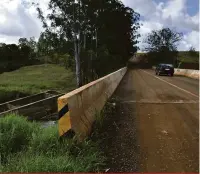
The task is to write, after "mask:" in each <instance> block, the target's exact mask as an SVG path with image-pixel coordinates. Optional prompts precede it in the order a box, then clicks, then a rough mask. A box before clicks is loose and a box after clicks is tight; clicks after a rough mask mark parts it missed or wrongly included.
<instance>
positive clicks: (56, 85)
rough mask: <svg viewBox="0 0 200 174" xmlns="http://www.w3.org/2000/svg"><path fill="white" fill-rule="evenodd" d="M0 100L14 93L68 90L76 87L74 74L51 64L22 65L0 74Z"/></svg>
mask: <svg viewBox="0 0 200 174" xmlns="http://www.w3.org/2000/svg"><path fill="white" fill-rule="evenodd" d="M0 82H1V83H0V102H1V100H2V101H3V100H5V99H9V98H11V97H12V96H14V95H16V93H25V94H33V93H38V92H42V91H45V90H58V91H61V92H69V91H71V90H73V89H75V87H76V81H75V75H74V73H72V72H71V71H70V70H66V69H65V68H64V67H61V66H58V65H52V64H46V65H34V66H27V67H22V68H20V69H18V70H16V71H12V72H5V73H3V74H0Z"/></svg>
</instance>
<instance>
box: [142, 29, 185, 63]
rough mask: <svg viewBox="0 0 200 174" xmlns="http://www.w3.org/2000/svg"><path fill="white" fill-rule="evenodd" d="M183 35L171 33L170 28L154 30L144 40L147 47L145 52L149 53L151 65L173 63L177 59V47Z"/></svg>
mask: <svg viewBox="0 0 200 174" xmlns="http://www.w3.org/2000/svg"><path fill="white" fill-rule="evenodd" d="M182 36H183V34H182V33H179V32H176V31H173V30H171V29H170V28H163V29H161V30H154V31H152V32H151V33H149V34H148V36H147V38H146V39H145V43H146V44H147V47H146V48H145V51H147V52H148V53H149V57H150V61H151V62H152V63H160V62H165V63H175V61H176V58H177V54H178V52H177V45H178V43H179V41H181V39H182Z"/></svg>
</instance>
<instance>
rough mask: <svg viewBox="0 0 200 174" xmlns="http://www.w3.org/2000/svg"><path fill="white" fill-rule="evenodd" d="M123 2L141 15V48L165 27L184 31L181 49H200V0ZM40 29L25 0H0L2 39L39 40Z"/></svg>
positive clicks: (43, 0)
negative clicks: (151, 35)
mask: <svg viewBox="0 0 200 174" xmlns="http://www.w3.org/2000/svg"><path fill="white" fill-rule="evenodd" d="M23 1H33V0H23ZM34 1H39V2H40V5H41V8H42V9H43V10H44V11H46V8H47V4H48V2H49V0H34ZM121 1H122V2H123V3H124V4H125V5H126V6H129V7H131V8H133V9H134V10H135V11H136V12H138V13H140V15H141V20H140V23H141V24H143V26H141V28H140V30H139V33H140V34H141V36H142V37H141V38H140V43H139V47H140V49H141V51H142V50H143V48H144V43H143V40H144V38H145V37H146V35H147V34H148V33H149V32H151V31H152V30H158V29H161V28H163V27H169V28H172V29H176V30H177V31H179V32H183V33H184V37H183V40H182V41H181V42H180V43H179V46H178V49H179V50H188V49H189V48H190V47H191V46H193V47H194V48H195V49H196V50H199V0H121ZM41 31H42V24H41V22H40V20H39V19H37V13H36V10H35V8H33V7H31V8H27V6H24V5H23V3H22V0H0V42H5V43H17V42H18V39H19V38H20V37H32V36H34V37H35V38H36V39H38V37H39V35H40V32H41Z"/></svg>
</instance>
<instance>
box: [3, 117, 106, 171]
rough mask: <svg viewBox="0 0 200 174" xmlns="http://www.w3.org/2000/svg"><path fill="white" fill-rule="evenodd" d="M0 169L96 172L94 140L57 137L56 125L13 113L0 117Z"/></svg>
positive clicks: (98, 154) (97, 153) (99, 163)
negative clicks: (44, 124) (49, 125)
mask: <svg viewBox="0 0 200 174" xmlns="http://www.w3.org/2000/svg"><path fill="white" fill-rule="evenodd" d="M0 126H1V129H0V135H1V137H0V138H1V140H0V141H1V142H0V153H1V164H0V172H98V171H100V169H101V167H102V166H103V164H104V157H103V155H102V153H101V152H100V150H99V144H98V142H95V141H92V140H85V141H84V142H82V143H77V142H76V141H75V140H76V139H75V138H74V139H59V136H58V128H57V126H52V127H49V128H43V127H41V125H40V124H39V123H34V122H33V123H30V122H28V121H27V120H26V119H25V118H22V117H20V116H17V115H8V116H6V117H4V118H0Z"/></svg>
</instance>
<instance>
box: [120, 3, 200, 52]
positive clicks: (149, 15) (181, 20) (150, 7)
mask: <svg viewBox="0 0 200 174" xmlns="http://www.w3.org/2000/svg"><path fill="white" fill-rule="evenodd" d="M122 1H123V2H124V3H125V5H128V6H130V7H131V8H133V9H134V10H135V11H136V12H138V13H140V14H141V16H142V17H143V18H144V19H143V20H142V21H141V23H143V26H141V28H140V30H139V32H140V34H141V35H142V37H141V38H140V41H142V40H144V38H145V36H146V34H147V33H149V32H151V31H152V30H157V29H161V28H162V27H169V28H173V29H176V30H177V31H178V32H183V33H187V34H186V35H185V36H184V38H183V40H182V41H181V42H180V46H179V47H178V48H179V49H180V50H187V49H188V48H189V47H190V45H192V46H193V47H195V48H196V49H197V50H199V39H197V38H198V34H199V12H198V13H197V14H196V15H194V16H190V15H189V14H188V13H187V6H186V0H168V1H163V2H159V3H156V2H154V1H152V0H122ZM139 46H140V48H141V49H142V48H143V47H144V43H141V42H140V43H139Z"/></svg>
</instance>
